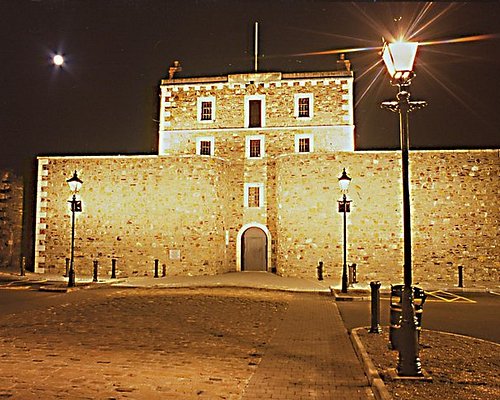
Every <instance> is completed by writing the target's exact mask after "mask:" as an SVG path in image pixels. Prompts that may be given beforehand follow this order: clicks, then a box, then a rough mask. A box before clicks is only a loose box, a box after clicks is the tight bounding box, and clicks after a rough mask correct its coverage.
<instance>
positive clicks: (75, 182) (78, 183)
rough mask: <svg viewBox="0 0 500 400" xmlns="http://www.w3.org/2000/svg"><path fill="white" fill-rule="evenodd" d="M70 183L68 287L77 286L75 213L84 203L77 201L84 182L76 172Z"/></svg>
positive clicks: (80, 209) (79, 210) (69, 180)
mask: <svg viewBox="0 0 500 400" xmlns="http://www.w3.org/2000/svg"><path fill="white" fill-rule="evenodd" d="M66 182H68V185H69V188H70V190H71V192H72V193H73V197H72V198H71V200H69V201H68V203H70V204H71V258H70V264H69V279H68V287H73V286H75V269H74V255H75V213H77V212H81V211H82V202H81V201H80V200H77V199H76V194H77V193H78V191H79V190H80V188H81V187H82V184H83V182H82V180H81V179H80V178H78V175H77V173H76V171H75V172H74V174H73V176H72V177H71V178H69V179H68V180H66Z"/></svg>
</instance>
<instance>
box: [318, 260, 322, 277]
mask: <svg viewBox="0 0 500 400" xmlns="http://www.w3.org/2000/svg"><path fill="white" fill-rule="evenodd" d="M322 280H323V261H320V262H319V264H318V281H322Z"/></svg>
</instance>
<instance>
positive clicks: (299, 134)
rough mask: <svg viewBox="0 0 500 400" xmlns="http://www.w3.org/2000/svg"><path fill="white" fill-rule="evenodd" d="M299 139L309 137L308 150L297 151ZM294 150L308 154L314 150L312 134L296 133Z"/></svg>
mask: <svg viewBox="0 0 500 400" xmlns="http://www.w3.org/2000/svg"><path fill="white" fill-rule="evenodd" d="M300 139H309V151H299V150H300V146H299V142H300ZM295 152H296V153H300V154H308V153H313V152H314V135H313V134H311V133H298V134H296V135H295Z"/></svg>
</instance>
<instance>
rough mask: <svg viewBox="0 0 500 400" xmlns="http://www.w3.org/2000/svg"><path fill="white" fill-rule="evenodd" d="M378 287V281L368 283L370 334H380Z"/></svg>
mask: <svg viewBox="0 0 500 400" xmlns="http://www.w3.org/2000/svg"><path fill="white" fill-rule="evenodd" d="M380 285H381V283H380V282H379V281H376V282H370V287H371V289H372V326H371V327H370V333H382V328H381V327H380Z"/></svg>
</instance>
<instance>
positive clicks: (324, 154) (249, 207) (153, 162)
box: [34, 64, 500, 284]
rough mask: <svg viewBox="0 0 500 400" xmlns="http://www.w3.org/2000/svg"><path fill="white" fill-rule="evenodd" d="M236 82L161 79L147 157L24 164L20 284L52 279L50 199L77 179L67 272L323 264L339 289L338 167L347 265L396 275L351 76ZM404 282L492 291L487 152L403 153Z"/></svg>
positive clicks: (64, 208) (362, 275) (377, 161)
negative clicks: (38, 277) (30, 184)
mask: <svg viewBox="0 0 500 400" xmlns="http://www.w3.org/2000/svg"><path fill="white" fill-rule="evenodd" d="M346 66H347V67H346V68H344V69H342V70H339V71H330V72H314V73H249V74H233V75H228V76H216V77H202V78H174V77H171V78H169V79H166V80H163V81H162V82H161V102H160V124H159V154H158V155H154V156H88V157H39V159H38V164H39V170H38V189H37V215H36V231H35V235H36V242H35V265H34V269H35V271H36V272H46V271H57V272H62V271H63V270H64V265H65V261H64V260H65V258H66V257H68V254H69V243H70V212H69V208H68V203H67V200H68V199H69V197H70V195H71V194H70V193H69V192H68V189H67V188H66V182H65V181H66V179H68V178H69V177H70V176H71V175H72V172H73V171H74V170H76V171H78V175H79V176H80V178H81V179H82V180H83V181H84V184H83V187H82V190H81V192H80V193H79V197H80V198H81V200H82V202H83V212H82V213H80V214H78V218H77V222H76V224H77V225H76V226H77V234H76V249H75V256H76V260H75V266H76V270H77V274H79V273H80V274H89V273H90V270H91V267H92V261H93V260H98V261H100V265H101V269H102V273H109V269H110V265H111V261H110V260H111V259H116V260H117V265H118V270H119V273H121V274H123V275H143V274H151V273H152V271H153V265H154V260H159V262H160V263H161V264H162V265H164V266H165V268H166V271H167V275H168V274H171V275H180V274H188V275H191V274H192V275H199V274H218V273H224V272H230V271H248V270H257V271H268V272H276V273H278V274H280V275H287V276H301V277H309V278H313V277H315V276H316V267H317V265H318V262H319V261H323V263H324V265H325V267H326V275H327V276H328V275H330V276H331V277H335V278H338V279H339V280H340V274H341V265H342V254H343V253H342V246H343V243H342V239H343V234H342V226H343V225H342V217H341V215H340V214H339V213H338V212H337V200H338V199H339V198H340V196H341V193H340V189H339V188H338V177H339V176H340V173H341V172H342V169H343V168H346V170H347V172H348V174H349V175H350V176H351V177H352V178H353V180H352V185H351V188H350V191H349V196H350V197H351V198H352V200H353V203H352V211H351V213H350V215H349V218H348V219H349V221H348V232H349V234H348V238H349V239H348V257H349V262H353V263H356V264H357V265H358V275H359V279H358V280H360V281H369V280H373V279H378V280H383V281H384V282H386V283H389V282H391V283H396V282H397V283H399V282H400V281H401V277H402V260H403V253H402V248H403V238H402V210H401V203H402V190H401V172H400V155H399V152H397V151H356V150H355V144H354V117H353V104H354V101H353V74H352V72H351V71H350V69H349V67H348V65H347V64H346ZM410 161H411V171H410V172H411V183H412V191H411V195H412V207H413V214H412V223H413V244H414V245H413V253H414V254H413V257H414V265H415V271H414V275H415V280H416V281H421V282H423V281H434V282H435V281H439V282H446V283H448V282H453V281H455V280H456V278H455V275H456V269H457V266H458V265H463V266H464V267H465V270H466V277H467V279H468V280H469V281H472V280H474V281H476V282H483V281H487V282H494V283H495V284H497V283H498V279H499V275H498V268H499V266H500V261H499V246H498V237H499V215H498V209H499V196H498V189H499V183H498V182H499V181H498V177H499V164H500V163H499V151H498V150H474V151H414V152H411V155H410Z"/></svg>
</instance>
